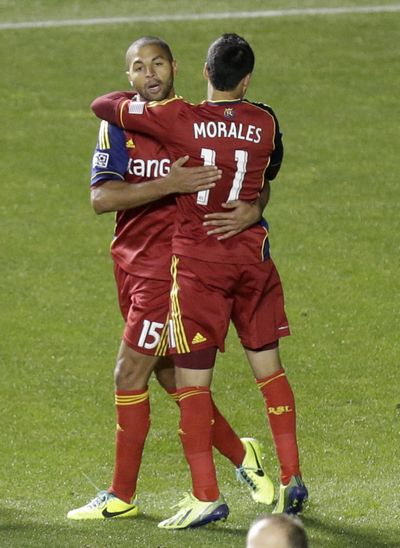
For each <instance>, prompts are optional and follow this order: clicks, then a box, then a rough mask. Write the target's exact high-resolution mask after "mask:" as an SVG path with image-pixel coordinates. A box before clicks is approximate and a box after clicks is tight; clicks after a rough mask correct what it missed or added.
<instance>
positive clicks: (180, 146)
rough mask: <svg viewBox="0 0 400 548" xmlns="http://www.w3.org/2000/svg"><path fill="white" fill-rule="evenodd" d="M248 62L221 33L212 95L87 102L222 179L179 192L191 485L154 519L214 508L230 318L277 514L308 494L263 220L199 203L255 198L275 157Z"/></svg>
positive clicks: (278, 292) (274, 125)
mask: <svg viewBox="0 0 400 548" xmlns="http://www.w3.org/2000/svg"><path fill="white" fill-rule="evenodd" d="M253 67H254V54H253V51H252V50H251V47H250V46H249V44H248V43H247V42H246V41H245V40H244V39H242V38H240V37H239V36H237V35H235V34H226V35H223V36H222V37H221V38H219V39H218V40H216V41H215V42H214V43H213V44H212V45H211V46H210V48H209V51H208V56H207V62H206V65H205V71H204V72H205V77H206V78H207V80H208V94H207V95H208V100H207V101H204V102H203V103H201V104H200V105H192V104H189V103H187V102H186V101H184V100H182V99H179V98H172V99H170V100H167V101H164V102H163V103H162V104H157V103H149V104H145V103H141V104H138V103H137V102H132V101H130V98H129V95H126V94H124V93H114V94H109V95H107V96H104V97H101V98H99V99H97V100H95V101H94V103H93V104H92V108H93V110H94V112H95V113H96V114H97V115H98V116H99V117H100V118H103V119H106V120H109V121H110V122H114V123H116V124H119V125H120V126H121V127H124V128H127V129H135V130H137V131H139V132H143V133H149V134H152V135H154V136H155V137H156V138H157V139H159V140H160V142H163V143H164V144H165V146H166V148H167V150H168V151H169V152H170V154H171V157H172V158H177V157H179V156H180V155H182V153H183V151H185V152H186V153H187V154H188V155H189V156H190V162H191V165H201V164H205V165H210V164H211V165H218V167H219V168H220V169H221V170H222V178H221V179H220V180H219V181H218V183H217V184H216V186H215V187H214V188H213V189H211V190H206V191H201V192H199V193H197V195H193V194H192V195H190V194H188V195H181V196H179V197H178V198H177V203H178V215H177V217H176V224H175V232H174V236H173V243H172V249H173V253H174V256H173V262H172V275H173V287H172V291H171V305H170V316H171V319H170V346H171V347H172V349H173V351H174V352H175V353H176V354H175V365H176V368H177V373H176V379H177V386H178V388H179V389H178V394H179V401H180V411H181V422H180V426H181V432H182V434H181V440H182V444H183V448H184V452H185V456H186V459H187V461H188V463H189V466H190V470H191V474H192V481H193V493H191V494H190V495H189V496H188V497H187V498H186V499H184V500H183V501H182V503H181V510H180V511H178V513H177V514H176V515H174V516H173V517H172V518H170V519H167V520H165V521H163V522H161V523H160V524H159V526H160V527H163V528H171V529H177V528H182V527H188V526H190V525H191V520H192V519H195V516H196V515H203V517H204V515H205V514H207V513H208V514H209V517H210V520H211V519H212V517H213V512H214V513H215V514H216V516H215V519H219V517H218V512H219V509H220V508H221V507H222V506H223V504H224V501H223V498H222V496H221V494H220V492H219V488H218V484H217V481H216V474H215V467H214V463H213V460H212V453H211V439H212V423H213V411H212V403H211V395H210V391H209V387H210V385H211V381H212V373H213V366H214V363H215V356H216V351H217V349H218V348H219V349H220V350H223V346H224V339H225V336H226V332H227V329H228V324H229V318H231V319H232V321H233V323H234V325H235V327H236V329H237V332H238V334H239V337H240V339H241V342H242V345H243V346H244V348H245V352H246V355H247V358H248V360H249V363H250V365H251V367H252V369H253V372H254V375H255V378H256V382H257V384H258V386H259V388H260V390H261V392H262V394H263V397H264V399H265V404H266V410H267V415H268V418H269V423H270V426H271V430H272V434H273V438H274V442H275V446H276V451H277V455H278V458H279V462H280V467H281V487H280V493H279V500H278V503H277V505H276V507H275V510H274V511H275V512H287V513H298V512H300V511H301V509H302V506H303V502H304V501H305V500H306V499H307V496H308V493H307V489H306V487H305V485H304V483H303V481H302V478H301V472H300V466H299V458H298V447H297V439H296V415H295V401H294V396H293V392H292V389H291V387H290V384H289V382H288V380H287V377H286V374H285V371H284V369H283V367H282V364H281V360H280V356H279V339H280V338H281V337H283V336H287V335H289V334H290V333H289V326H288V322H287V319H286V315H285V311H284V303H283V290H282V286H281V282H280V279H279V275H278V272H277V270H276V268H275V266H274V264H273V262H272V260H271V258H270V256H269V246H268V231H267V226H266V225H265V224H264V223H262V222H261V223H259V224H257V225H254V226H252V227H250V228H249V229H247V230H245V231H244V232H242V233H240V234H238V235H236V236H235V237H233V238H231V239H229V240H219V239H218V238H216V237H215V236H212V235H211V236H210V235H209V234H207V229H206V228H205V227H204V225H203V218H204V214H205V213H216V212H218V211H220V209H221V205H220V204H221V203H222V202H229V201H230V200H233V199H237V198H240V199H242V200H249V201H251V200H254V199H255V198H257V196H258V194H259V192H260V190H261V189H262V187H263V185H265V184H269V180H271V179H273V178H274V177H275V176H276V174H277V172H278V170H279V167H280V163H281V159H282V150H283V149H282V144H281V139H280V137H281V135H280V131H279V125H278V121H277V119H276V116H275V114H274V113H273V111H272V110H271V109H270V108H269V107H267V106H265V105H262V104H255V103H251V102H249V101H247V100H245V99H244V95H245V93H246V91H247V88H248V86H249V83H250V78H251V73H252V70H253Z"/></svg>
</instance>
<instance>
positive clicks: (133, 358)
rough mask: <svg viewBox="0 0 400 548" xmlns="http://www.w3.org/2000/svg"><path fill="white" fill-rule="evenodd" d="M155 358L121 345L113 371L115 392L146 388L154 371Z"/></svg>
mask: <svg viewBox="0 0 400 548" xmlns="http://www.w3.org/2000/svg"><path fill="white" fill-rule="evenodd" d="M154 364H155V358H153V356H144V355H141V354H139V353H138V352H135V351H134V350H132V349H130V348H129V347H127V346H126V345H122V346H121V349H120V352H119V354H118V357H117V362H116V365H115V370H114V381H115V386H116V389H117V390H140V389H142V388H146V386H147V383H148V380H149V377H150V375H151V373H152V371H153V369H154Z"/></svg>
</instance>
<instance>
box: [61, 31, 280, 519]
mask: <svg viewBox="0 0 400 548" xmlns="http://www.w3.org/2000/svg"><path fill="white" fill-rule="evenodd" d="M126 60H127V65H128V69H129V73H128V74H129V78H130V80H131V82H132V85H133V86H134V88H135V90H136V91H135V94H134V97H135V99H136V100H138V101H139V100H140V101H142V100H146V101H149V100H156V99H166V98H172V97H174V91H173V77H174V73H175V63H174V61H173V58H172V54H171V51H170V49H169V47H168V45H167V44H166V43H165V42H163V41H162V40H160V39H157V38H151V37H147V38H142V39H139V40H137V41H135V42H134V43H133V44H132V45H131V46H130V48H129V49H128V52H127V59H126ZM186 160H187V158H180V159H178V160H177V161H176V162H175V163H174V164H173V165H172V166H171V170H170V164H171V161H170V158H169V156H168V154H167V151H166V150H165V149H164V148H163V147H162V146H161V145H160V144H159V142H157V141H155V140H154V139H152V138H151V137H149V136H146V135H142V134H137V133H132V132H129V131H123V130H121V129H120V128H118V127H116V126H114V125H111V124H109V123H107V122H105V121H103V122H101V125H100V131H99V137H98V143H97V147H96V150H95V153H94V157H93V167H92V180H91V199H92V205H93V207H94V209H95V211H96V212H97V213H103V212H107V211H116V212H117V213H116V229H115V237H114V240H113V244H112V247H111V254H112V257H113V260H114V270H115V278H116V282H117V288H118V297H119V303H120V308H121V312H122V315H123V318H124V320H125V329H124V334H123V340H122V342H121V346H120V349H119V353H118V357H117V365H116V369H115V385H116V392H115V403H116V411H117V433H116V460H115V470H114V477H113V482H112V485H111V486H110V488H109V489H108V491H105V492H102V493H99V495H98V496H97V497H96V498H95V499H93V500H92V501H91V502H90V503H89V504H87V505H85V506H83V507H81V508H77V509H75V510H71V511H70V512H69V514H68V517H69V518H71V519H104V518H117V517H118V518H120V517H131V516H135V515H136V514H137V512H138V507H137V503H136V501H135V500H132V499H133V498H134V497H135V493H136V482H137V477H138V472H139V467H140V464H141V458H142V452H143V447H144V443H145V439H146V436H147V432H148V429H149V422H150V408H149V397H148V381H149V377H150V375H151V373H152V371H153V370H155V373H156V376H157V378H158V380H159V382H160V384H161V385H162V386H163V387H164V388H165V390H166V391H167V392H168V393H169V394H171V396H172V397H173V398H176V386H175V378H174V369H173V363H172V360H171V359H170V358H167V357H162V356H163V355H164V354H165V350H166V348H167V345H166V329H164V325H165V321H166V317H167V314H168V305H169V292H170V285H171V280H170V272H169V270H170V263H171V255H172V251H171V240H172V231H173V222H174V216H175V213H176V204H175V199H174V196H173V195H174V194H175V193H185V192H188V193H191V192H198V191H203V190H210V189H211V188H213V186H214V182H213V181H216V180H218V178H219V176H220V175H219V172H218V170H217V169H216V168H215V167H214V166H208V167H204V166H197V167H192V168H186V167H182V166H183V165H184V163H185V161H186ZM259 215H260V213H259V212H258V209H257V207H253V206H252V207H249V206H248V204H246V203H240V202H236V209H235V210H234V211H233V212H229V213H227V214H226V215H225V216H224V218H223V220H222V225H223V226H222V227H220V228H218V229H217V230H219V231H222V233H225V236H229V235H231V234H232V233H235V232H236V231H239V230H242V229H244V228H245V227H246V226H247V225H249V224H252V223H253V222H254V221H256V220H257V219H258V217H259ZM224 222H225V223H227V225H226V226H224ZM213 409H214V420H215V425H214V434H213V445H214V446H215V447H216V448H217V449H218V450H219V451H220V452H221V453H222V454H223V455H224V456H226V457H227V458H228V459H230V460H231V462H232V463H233V464H234V465H235V466H236V467H243V466H244V467H246V466H253V461H254V456H253V455H252V454H251V453H252V450H253V448H255V449H256V451H259V448H258V445H257V442H256V441H255V440H251V439H250V440H249V439H245V440H243V441H241V440H240V439H239V438H238V436H237V435H236V434H235V433H234V431H233V430H232V429H231V427H230V426H229V424H228V423H227V421H226V420H225V419H224V417H223V416H222V415H221V414H220V413H219V411H218V409H217V408H216V407H215V405H214V403H213ZM249 452H250V454H248V453H249ZM246 454H248V455H247V458H246ZM261 472H262V473H263V471H262V470H261ZM251 474H252V472H250V475H251ZM254 479H255V482H256V483H257V481H258V485H256V484H255V485H254V486H250V487H251V489H250V491H251V494H252V496H253V498H255V499H256V500H261V501H262V502H266V501H265V500H262V493H260V489H259V486H260V485H261V486H262V485H263V484H267V486H268V482H269V481H270V480H269V478H267V477H266V476H264V477H263V478H261V481H260V479H259V478H257V476H256V477H255V478H254Z"/></svg>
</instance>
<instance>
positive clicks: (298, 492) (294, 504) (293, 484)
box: [272, 476, 308, 514]
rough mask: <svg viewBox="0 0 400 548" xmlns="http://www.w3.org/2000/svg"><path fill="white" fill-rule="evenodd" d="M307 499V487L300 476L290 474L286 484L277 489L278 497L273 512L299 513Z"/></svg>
mask: <svg viewBox="0 0 400 548" xmlns="http://www.w3.org/2000/svg"><path fill="white" fill-rule="evenodd" d="M307 500H308V491H307V487H306V486H305V485H304V482H303V480H302V479H301V477H300V476H292V478H291V480H290V482H289V484H288V485H282V484H281V486H280V489H279V498H278V502H277V503H276V506H275V508H274V509H273V511H272V513H273V514H283V513H285V514H300V513H301V512H302V510H303V505H304V504H305V503H306V502H307Z"/></svg>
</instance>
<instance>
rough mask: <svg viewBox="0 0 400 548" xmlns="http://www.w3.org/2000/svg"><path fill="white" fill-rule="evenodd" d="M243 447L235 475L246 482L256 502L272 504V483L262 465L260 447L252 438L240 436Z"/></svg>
mask: <svg viewBox="0 0 400 548" xmlns="http://www.w3.org/2000/svg"><path fill="white" fill-rule="evenodd" d="M240 441H241V442H242V444H243V447H244V448H245V451H246V453H245V456H244V459H243V462H242V464H241V465H240V466H239V468H236V476H237V478H238V480H239V481H241V482H243V483H246V485H247V487H248V488H249V491H250V494H251V496H252V498H253V500H255V501H256V502H260V503H262V504H272V501H273V500H274V484H273V483H272V481H271V480H270V478H269V477H268V476H267V474H266V473H265V471H264V469H263V467H262V459H261V447H260V444H259V443H258V441H257V440H256V439H254V438H240Z"/></svg>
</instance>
